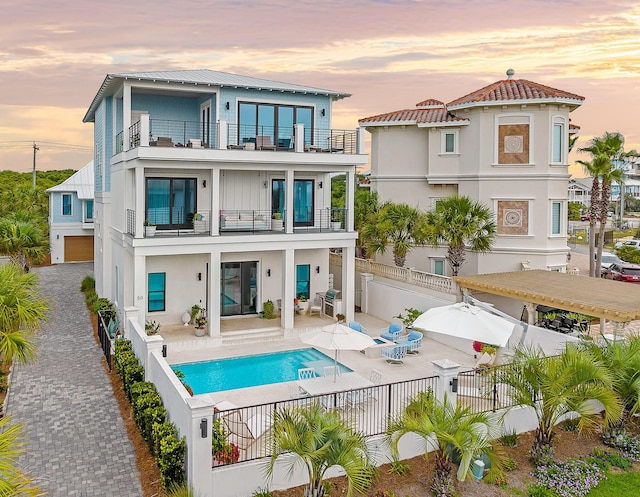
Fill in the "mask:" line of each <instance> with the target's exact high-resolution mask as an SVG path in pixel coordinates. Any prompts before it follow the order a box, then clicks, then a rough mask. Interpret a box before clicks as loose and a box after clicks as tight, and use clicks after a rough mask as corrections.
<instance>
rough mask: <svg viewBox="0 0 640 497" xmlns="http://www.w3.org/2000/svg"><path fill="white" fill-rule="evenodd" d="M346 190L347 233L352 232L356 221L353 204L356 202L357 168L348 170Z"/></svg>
mask: <svg viewBox="0 0 640 497" xmlns="http://www.w3.org/2000/svg"><path fill="white" fill-rule="evenodd" d="M346 181H347V185H346V192H345V203H344V205H345V207H346V209H347V212H346V214H347V216H346V219H345V230H346V231H347V233H351V232H353V230H354V227H353V226H354V224H353V223H354V221H353V206H354V204H355V195H356V187H355V183H356V173H355V170H353V169H352V170H350V171H347V174H346Z"/></svg>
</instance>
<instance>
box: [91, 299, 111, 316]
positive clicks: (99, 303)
mask: <svg viewBox="0 0 640 497" xmlns="http://www.w3.org/2000/svg"><path fill="white" fill-rule="evenodd" d="M90 310H91V312H93V313H94V314H97V313H98V312H99V311H115V310H116V308H115V306H114V305H113V303H111V301H110V300H109V299H108V298H106V297H100V298H98V300H96V301H95V302H94V303H93V304H92V305H91V306H90Z"/></svg>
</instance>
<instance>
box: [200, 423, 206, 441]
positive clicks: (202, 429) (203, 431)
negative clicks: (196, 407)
mask: <svg viewBox="0 0 640 497" xmlns="http://www.w3.org/2000/svg"><path fill="white" fill-rule="evenodd" d="M200 436H201V437H202V438H207V418H202V419H201V420H200Z"/></svg>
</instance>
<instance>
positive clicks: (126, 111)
mask: <svg viewBox="0 0 640 497" xmlns="http://www.w3.org/2000/svg"><path fill="white" fill-rule="evenodd" d="M130 127H131V86H130V85H129V84H127V83H125V84H124V88H123V89H122V150H129V149H130V148H131V147H130V146H129V145H130V143H129V128H130ZM114 150H115V149H114Z"/></svg>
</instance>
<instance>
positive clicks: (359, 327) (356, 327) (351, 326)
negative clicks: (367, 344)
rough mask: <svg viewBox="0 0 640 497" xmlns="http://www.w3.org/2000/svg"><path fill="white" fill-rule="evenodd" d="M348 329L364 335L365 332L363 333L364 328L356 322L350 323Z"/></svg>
mask: <svg viewBox="0 0 640 497" xmlns="http://www.w3.org/2000/svg"><path fill="white" fill-rule="evenodd" d="M349 328H351V329H352V330H356V331H359V332H360V333H366V331H364V328H362V325H361V324H360V323H358V321H350V322H349Z"/></svg>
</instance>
